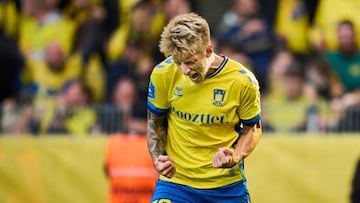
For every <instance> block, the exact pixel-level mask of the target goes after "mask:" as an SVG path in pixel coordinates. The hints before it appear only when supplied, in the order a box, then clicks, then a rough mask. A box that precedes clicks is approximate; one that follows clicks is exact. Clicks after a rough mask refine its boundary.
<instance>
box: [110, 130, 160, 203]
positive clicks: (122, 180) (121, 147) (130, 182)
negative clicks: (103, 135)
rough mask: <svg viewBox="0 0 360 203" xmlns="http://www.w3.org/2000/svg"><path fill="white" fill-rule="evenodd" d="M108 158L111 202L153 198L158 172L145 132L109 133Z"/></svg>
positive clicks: (146, 200) (141, 201) (133, 201)
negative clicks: (143, 133) (154, 165)
mask: <svg viewBox="0 0 360 203" xmlns="http://www.w3.org/2000/svg"><path fill="white" fill-rule="evenodd" d="M130 154H131V156H129V155H130ZM105 161H106V162H105V170H106V174H107V176H108V178H109V184H110V191H109V202H110V203H130V202H131V203H145V202H146V203H148V202H149V201H150V199H151V196H152V193H153V192H154V188H155V182H156V180H157V179H158V177H159V175H158V173H157V172H156V171H155V169H154V167H153V164H152V161H151V158H150V155H149V152H148V149H147V144H146V136H145V135H126V134H117V135H112V136H110V137H109V141H108V143H107V147H106V156H105Z"/></svg>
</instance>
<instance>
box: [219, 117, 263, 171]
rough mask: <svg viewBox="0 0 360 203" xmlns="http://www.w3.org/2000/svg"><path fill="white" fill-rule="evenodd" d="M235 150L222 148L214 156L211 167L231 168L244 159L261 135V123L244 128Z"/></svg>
mask: <svg viewBox="0 0 360 203" xmlns="http://www.w3.org/2000/svg"><path fill="white" fill-rule="evenodd" d="M243 130H244V132H243V134H241V136H240V138H239V140H238V142H237V144H236V147H235V150H234V151H233V150H231V149H229V148H226V147H223V148H220V149H219V151H218V152H217V153H216V154H215V155H214V158H213V167H215V168H231V167H233V166H235V165H236V164H238V163H239V162H240V161H241V160H243V159H245V158H246V157H247V156H248V155H249V154H250V153H251V152H252V151H253V150H254V148H255V147H256V145H257V143H258V142H259V140H260V138H261V134H262V130H261V121H259V122H257V123H256V124H255V125H254V126H244V128H243Z"/></svg>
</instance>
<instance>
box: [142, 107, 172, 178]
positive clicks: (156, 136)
mask: <svg viewBox="0 0 360 203" xmlns="http://www.w3.org/2000/svg"><path fill="white" fill-rule="evenodd" d="M165 122H166V115H160V116H158V115H155V114H153V113H151V112H150V111H148V127H147V134H146V136H147V143H148V148H149V152H150V155H151V158H152V160H153V164H154V167H155V169H156V170H157V171H158V172H159V174H160V175H163V176H165V177H167V178H172V177H173V176H174V175H175V172H176V169H175V166H174V164H173V163H172V159H171V158H170V157H169V156H167V155H164V154H165V146H166V136H167V134H166V127H165Z"/></svg>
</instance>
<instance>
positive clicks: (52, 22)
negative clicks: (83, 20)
mask: <svg viewBox="0 0 360 203" xmlns="http://www.w3.org/2000/svg"><path fill="white" fill-rule="evenodd" d="M57 6H58V0H22V1H21V11H22V13H21V14H22V15H21V19H20V27H19V29H20V30H19V46H20V48H21V50H22V52H23V53H24V55H25V57H26V58H27V59H35V60H44V52H45V49H46V47H47V45H48V44H49V43H51V42H57V43H58V44H59V45H60V47H61V48H62V50H63V51H64V52H65V54H69V53H70V51H71V50H72V48H73V36H74V31H75V24H74V23H73V22H71V21H69V20H68V19H66V18H65V17H64V16H63V15H62V13H61V12H60V11H59V10H58V9H57ZM59 30H61V33H59Z"/></svg>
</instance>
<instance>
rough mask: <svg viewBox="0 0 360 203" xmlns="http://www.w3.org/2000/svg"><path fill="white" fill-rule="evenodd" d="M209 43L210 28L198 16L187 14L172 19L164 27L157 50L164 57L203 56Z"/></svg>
mask: <svg viewBox="0 0 360 203" xmlns="http://www.w3.org/2000/svg"><path fill="white" fill-rule="evenodd" d="M210 43H211V39H210V28H209V25H208V23H207V22H206V20H205V19H204V18H202V17H201V16H199V15H198V14H195V13H187V14H183V15H178V16H176V17H174V18H173V19H172V20H171V21H170V22H169V23H168V24H167V25H166V26H165V28H164V30H163V32H162V33H161V39H160V44H159V48H160V51H161V52H162V53H163V54H164V55H165V56H166V57H168V56H171V55H172V56H177V57H184V56H189V55H193V54H197V53H202V54H205V51H206V48H207V46H208V45H210Z"/></svg>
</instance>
